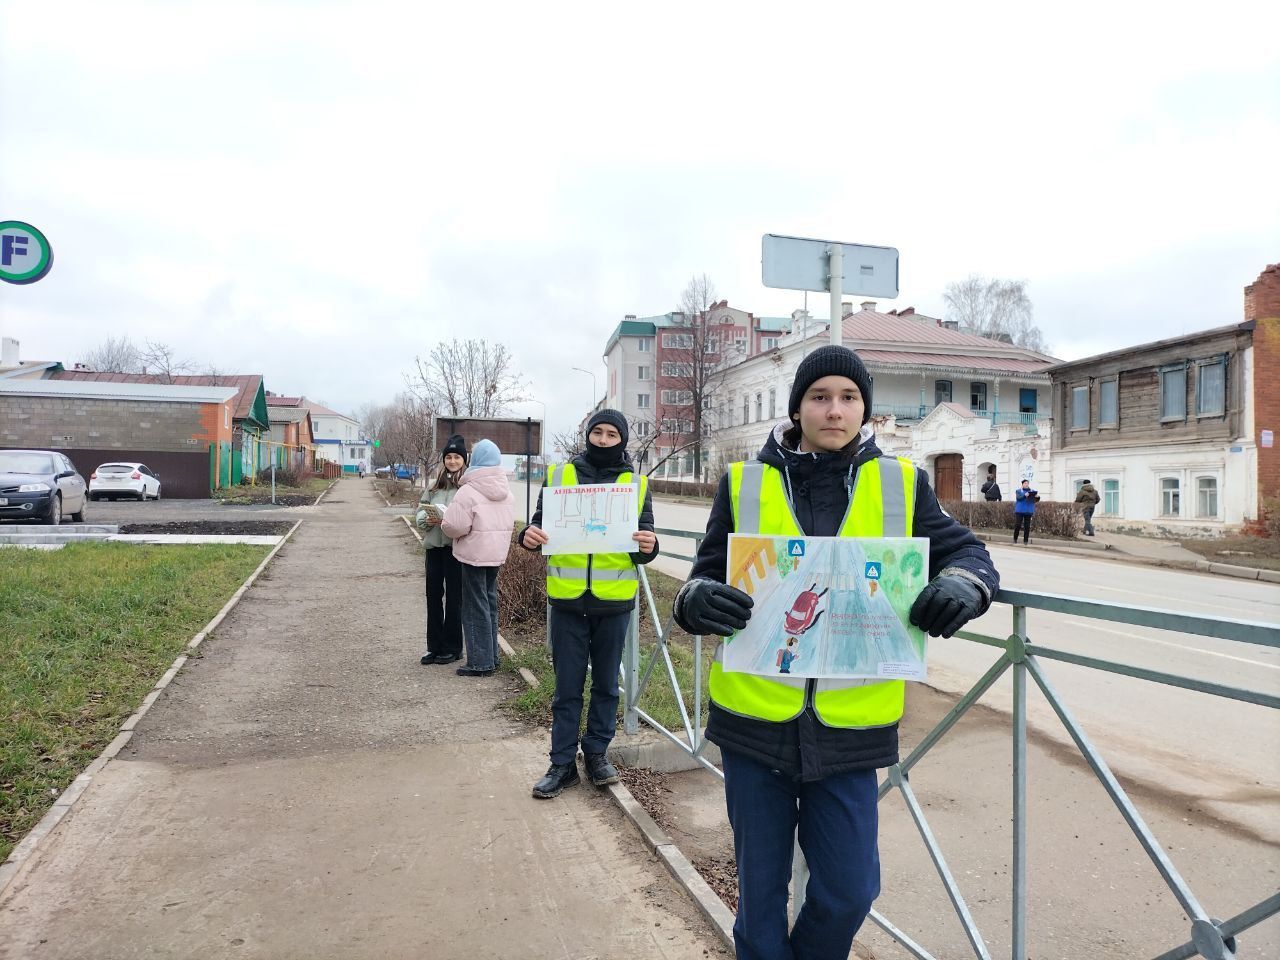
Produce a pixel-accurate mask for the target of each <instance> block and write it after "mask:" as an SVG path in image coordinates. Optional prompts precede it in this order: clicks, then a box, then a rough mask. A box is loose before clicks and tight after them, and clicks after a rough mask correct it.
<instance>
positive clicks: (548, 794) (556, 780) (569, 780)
mask: <svg viewBox="0 0 1280 960" xmlns="http://www.w3.org/2000/svg"><path fill="white" fill-rule="evenodd" d="M577 783H578V764H577V763H576V762H574V761H573V760H570V761H569V762H568V763H553V764H552V765H551V766H549V767H547V772H546V773H545V774H544V775H543V777H542V779H541V780H539V781H538V782H537V783H535V784H534V785H533V795H534V796H535V797H537V798H538V799H539V800H550V799H551V798H552V797H558V796H560V791H561V790H563V789H564V788H565V787H572V786H574V785H575V784H577Z"/></svg>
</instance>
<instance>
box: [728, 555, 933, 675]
mask: <svg viewBox="0 0 1280 960" xmlns="http://www.w3.org/2000/svg"><path fill="white" fill-rule="evenodd" d="M728 575H729V576H728V582H729V584H730V586H734V587H737V588H738V589H739V590H744V591H746V592H747V593H749V594H750V595H751V597H752V599H753V600H754V601H755V606H754V607H753V608H752V611H751V620H750V621H748V623H747V626H746V629H744V630H739V631H738V632H737V633H736V634H734V635H733V636H732V637H729V638H727V639H726V640H725V645H724V651H723V666H724V669H725V670H731V671H735V672H738V673H754V674H761V675H764V676H774V677H778V676H791V677H823V678H844V679H855V678H864V679H866V678H874V679H881V680H883V679H896V680H923V679H925V674H926V665H925V635H924V633H923V632H922V631H921V630H919V629H918V628H916V627H913V626H911V625H910V624H909V623H908V620H907V616H908V614H909V613H910V611H911V605H912V603H914V602H915V599H916V597H917V596H919V595H920V591H921V590H923V589H924V587H925V585H926V584H927V583H928V582H929V541H928V540H925V539H921V538H916V537H886V538H869V537H868V538H860V537H769V536H761V535H759V534H745V533H734V534H730V535H729V569H728Z"/></svg>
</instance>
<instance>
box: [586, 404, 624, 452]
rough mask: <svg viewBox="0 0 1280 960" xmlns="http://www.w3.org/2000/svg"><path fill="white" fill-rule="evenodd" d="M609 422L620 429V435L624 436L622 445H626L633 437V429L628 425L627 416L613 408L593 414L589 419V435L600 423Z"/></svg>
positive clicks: (606, 408)
mask: <svg viewBox="0 0 1280 960" xmlns="http://www.w3.org/2000/svg"><path fill="white" fill-rule="evenodd" d="M602 423H607V424H609V426H611V427H614V428H616V429H617V431H618V435H619V436H621V437H622V446H624V447H625V446H626V445H627V443H628V442H629V441H630V439H631V431H630V430H629V429H628V427H627V418H626V417H624V416H623V415H622V413H621V412H619V411H617V410H611V409H609V408H608V407H605V409H603V410H600V411H599V412H597V413H594V414H592V415H591V419H590V420H588V421H587V435H588V436H590V435H591V431H592V430H594V429H595V428H596V427H597V426H598V425H599V424H602Z"/></svg>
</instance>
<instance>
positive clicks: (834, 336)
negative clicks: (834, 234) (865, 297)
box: [827, 243, 844, 347]
mask: <svg viewBox="0 0 1280 960" xmlns="http://www.w3.org/2000/svg"><path fill="white" fill-rule="evenodd" d="M827 258H828V262H829V264H830V266H829V267H828V273H827V289H828V290H830V291H831V345H832V346H833V347H838V346H840V341H841V339H842V337H843V334H844V330H843V327H844V306H843V304H842V302H841V299H840V298H841V296H842V295H843V294H844V247H843V246H841V245H840V244H838V243H833V244H831V246H830V247H828V248H827Z"/></svg>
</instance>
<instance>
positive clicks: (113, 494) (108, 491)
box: [89, 463, 160, 500]
mask: <svg viewBox="0 0 1280 960" xmlns="http://www.w3.org/2000/svg"><path fill="white" fill-rule="evenodd" d="M103 497H106V498H107V499H109V500H115V499H116V498H118V497H136V498H137V499H139V500H146V499H147V498H150V499H152V500H159V499H160V475H159V474H158V473H153V472H152V471H151V470H150V469H149V468H148V467H147V465H146V464H145V463H104V464H103V465H102V466H100V467H99V468H98V469H97V470H95V471H93V473H92V475H90V477H89V499H90V500H101V499H102V498H103Z"/></svg>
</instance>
